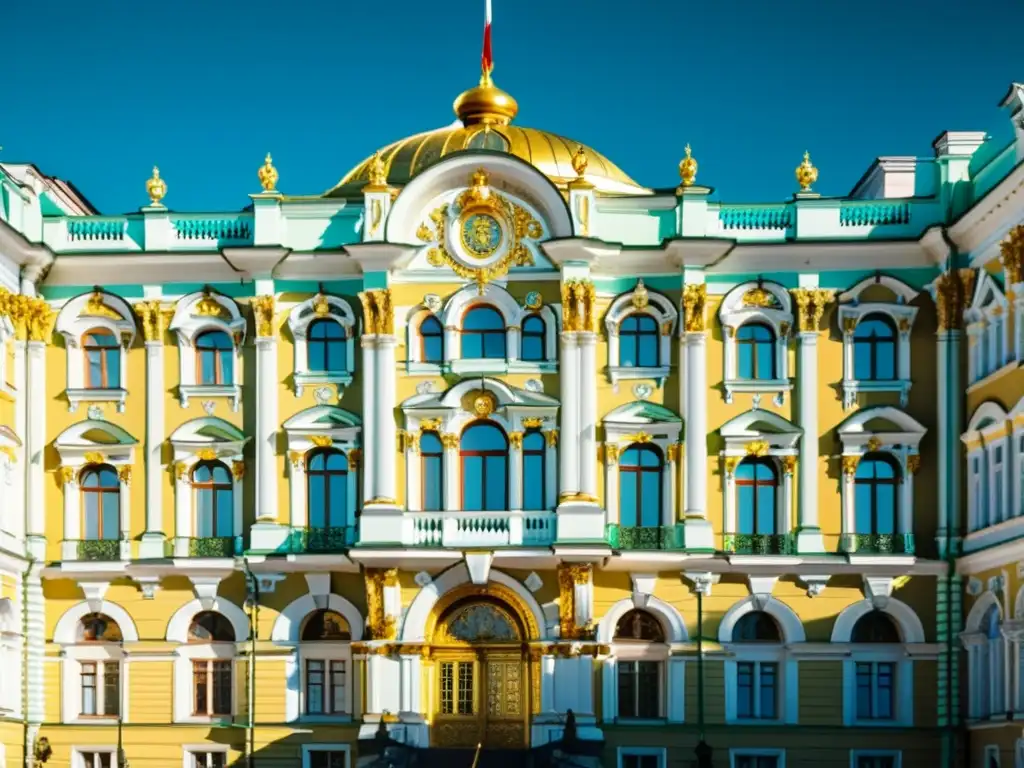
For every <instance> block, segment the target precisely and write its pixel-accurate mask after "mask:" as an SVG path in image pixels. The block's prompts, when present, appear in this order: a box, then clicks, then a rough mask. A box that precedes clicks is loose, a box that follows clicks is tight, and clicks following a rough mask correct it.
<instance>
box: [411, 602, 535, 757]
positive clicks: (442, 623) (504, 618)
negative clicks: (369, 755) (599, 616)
mask: <svg viewBox="0 0 1024 768" xmlns="http://www.w3.org/2000/svg"><path fill="white" fill-rule="evenodd" d="M445 603H446V605H439V606H438V610H437V611H436V612H435V616H436V620H435V621H434V622H433V625H434V626H433V631H432V632H430V633H429V634H428V635H427V636H428V637H429V638H430V646H431V648H430V656H431V659H432V662H433V664H432V667H433V669H432V670H431V676H432V680H431V685H430V690H431V694H432V701H431V707H430V711H431V712H432V718H431V719H432V723H431V729H430V730H431V744H432V746H435V747H467V748H469V747H475V746H476V745H477V743H482V744H483V745H484V747H490V748H502V749H518V748H522V747H525V746H527V741H528V739H527V735H528V733H529V717H530V711H531V707H530V691H531V687H532V686H531V679H530V673H531V669H530V664H529V655H528V646H527V641H528V640H529V639H530V637H531V635H532V634H534V633H533V632H531V630H532V629H533V628H532V627H530V626H529V625H528V624H526V623H524V621H523V618H522V616H521V614H520V613H519V612H518V611H516V610H515V609H514V608H512V607H511V606H510V604H509V602H506V601H505V600H503V599H501V598H500V597H497V596H495V595H493V594H488V593H478V594H470V595H468V596H462V597H458V596H455V599H452V600H448V601H445Z"/></svg>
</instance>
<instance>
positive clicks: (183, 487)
mask: <svg viewBox="0 0 1024 768" xmlns="http://www.w3.org/2000/svg"><path fill="white" fill-rule="evenodd" d="M174 472H175V478H174V535H175V537H176V539H175V544H174V554H175V555H176V556H177V557H186V556H187V555H188V541H187V539H188V538H189V537H191V536H192V535H193V526H192V483H190V482H189V471H188V469H184V468H182V467H179V466H175V467H174Z"/></svg>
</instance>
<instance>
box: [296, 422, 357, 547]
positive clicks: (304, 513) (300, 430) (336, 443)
mask: <svg viewBox="0 0 1024 768" xmlns="http://www.w3.org/2000/svg"><path fill="white" fill-rule="evenodd" d="M281 428H282V429H283V430H284V433H285V435H286V436H287V439H288V464H289V467H290V471H289V473H288V482H289V486H288V487H289V499H290V502H291V525H292V526H293V527H296V528H304V527H306V526H308V525H309V498H308V496H309V493H308V488H307V482H306V461H307V459H308V457H309V453H310V451H313V450H315V449H316V448H318V447H321V446H320V445H318V443H319V444H326V443H328V441H329V442H330V447H331V448H336V449H337V450H339V451H341V452H342V453H344V454H345V458H346V460H347V461H348V473H349V478H348V508H349V510H350V512H351V515H352V518H351V520H349V521H348V525H355V524H356V516H357V515H358V513H359V509H360V506H361V504H360V499H361V496H360V494H359V485H360V479H361V478H360V471H361V468H362V466H363V464H362V461H361V460H360V459H357V458H356V455H357V454H356V453H355V452H356V451H359V450H360V446H361V445H362V441H361V435H362V430H363V427H362V422H361V421H360V419H359V417H358V416H357V415H356V414H354V413H351V412H349V411H346V410H345V409H344V408H339V407H338V406H335V405H315V406H313V407H312V408H307V409H306V410H304V411H300V412H299V413H297V414H295V415H294V416H292V417H291V418H290V419H288V420H287V421H286V422H285V423H284V424H283V425H282V427H281ZM314 440H315V441H316V442H314Z"/></svg>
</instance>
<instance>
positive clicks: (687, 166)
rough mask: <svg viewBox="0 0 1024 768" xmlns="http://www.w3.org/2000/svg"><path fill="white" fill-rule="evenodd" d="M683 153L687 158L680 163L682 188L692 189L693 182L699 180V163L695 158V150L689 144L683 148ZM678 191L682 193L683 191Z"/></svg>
mask: <svg viewBox="0 0 1024 768" xmlns="http://www.w3.org/2000/svg"><path fill="white" fill-rule="evenodd" d="M683 152H685V153H686V156H685V157H684V158H683V159H682V160H680V161H679V180H680V181H681V182H682V186H684V187H692V186H693V182H694V181H696V180H697V161H696V160H695V159H694V157H693V150H692V149H691V148H690V145H689V144H687V145H686V147H684V148H683ZM677 191H678V192H682V189H681V188H680V189H679V190H677Z"/></svg>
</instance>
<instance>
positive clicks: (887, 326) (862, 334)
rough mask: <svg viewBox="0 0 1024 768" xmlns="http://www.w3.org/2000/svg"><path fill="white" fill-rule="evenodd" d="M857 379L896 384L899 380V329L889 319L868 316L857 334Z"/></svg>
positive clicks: (881, 316)
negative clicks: (897, 354) (897, 357)
mask: <svg viewBox="0 0 1024 768" xmlns="http://www.w3.org/2000/svg"><path fill="white" fill-rule="evenodd" d="M853 377H854V378H855V379H859V380H860V381H892V380H894V379H896V378H897V376H896V326H894V325H893V323H892V320H890V319H889V318H888V317H886V316H885V315H880V314H871V315H866V316H865V317H864V318H863V319H862V320H861V321H860V322H859V323H857V327H856V328H855V329H854V331H853Z"/></svg>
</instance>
